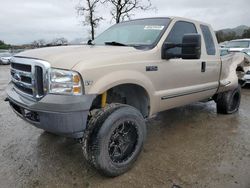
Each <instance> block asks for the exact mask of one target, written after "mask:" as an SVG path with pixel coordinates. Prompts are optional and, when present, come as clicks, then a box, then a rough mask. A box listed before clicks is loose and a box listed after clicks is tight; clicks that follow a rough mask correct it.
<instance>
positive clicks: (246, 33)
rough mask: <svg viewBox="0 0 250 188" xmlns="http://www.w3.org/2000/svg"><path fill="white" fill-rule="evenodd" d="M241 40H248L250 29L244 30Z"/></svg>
mask: <svg viewBox="0 0 250 188" xmlns="http://www.w3.org/2000/svg"><path fill="white" fill-rule="evenodd" d="M242 38H250V29H246V30H244V32H243V34H242Z"/></svg>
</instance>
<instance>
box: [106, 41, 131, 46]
mask: <svg viewBox="0 0 250 188" xmlns="http://www.w3.org/2000/svg"><path fill="white" fill-rule="evenodd" d="M104 44H105V45H111V46H128V45H126V44H122V43H120V42H115V41H112V42H105V43H104Z"/></svg>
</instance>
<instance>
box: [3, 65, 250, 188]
mask: <svg viewBox="0 0 250 188" xmlns="http://www.w3.org/2000/svg"><path fill="white" fill-rule="evenodd" d="M8 81H9V66H0V187H2V188H7V187H170V188H171V187H175V188H179V187H182V188H186V187H199V188H200V187H211V188H215V187H216V188H220V187H226V188H231V187H232V188H235V187H236V188H237V187H239V188H250V126H249V122H250V116H249V114H250V113H249V111H250V87H249V88H246V89H243V96H242V105H241V109H240V111H239V112H238V113H236V114H234V115H230V116H224V115H218V114H216V108H215V103H214V102H209V103H196V104H192V105H189V106H185V107H182V108H178V109H173V110H170V111H166V112H163V113H160V114H159V115H158V116H157V117H156V118H155V119H153V120H150V121H149V122H148V123H147V124H148V139H147V142H146V145H145V147H144V150H143V152H142V153H141V155H140V157H139V159H138V161H137V163H136V165H135V166H134V168H133V169H132V170H130V171H129V172H128V173H126V174H125V175H123V176H120V177H117V178H113V179H110V178H106V177H102V176H101V175H99V174H98V173H97V172H96V171H95V170H94V169H92V168H91V167H90V166H89V165H88V164H87V163H86V162H85V161H84V159H83V155H82V153H81V146H80V144H78V143H76V142H75V141H74V140H71V139H67V138H62V137H58V136H54V135H51V134H48V133H45V132H44V131H42V130H39V129H37V128H34V127H32V126H31V125H29V124H28V123H26V122H24V121H23V120H21V119H19V118H18V117H17V116H16V115H15V114H14V113H13V112H12V110H11V109H10V107H9V106H8V104H7V103H6V102H4V98H5V93H4V89H5V87H6V86H7V83H8Z"/></svg>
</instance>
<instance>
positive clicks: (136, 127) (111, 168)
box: [87, 104, 146, 176]
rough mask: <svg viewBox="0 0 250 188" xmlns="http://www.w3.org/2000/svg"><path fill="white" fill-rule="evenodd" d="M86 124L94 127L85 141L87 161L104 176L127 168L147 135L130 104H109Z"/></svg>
mask: <svg viewBox="0 0 250 188" xmlns="http://www.w3.org/2000/svg"><path fill="white" fill-rule="evenodd" d="M89 124H90V125H89V126H90V127H91V126H92V127H94V130H93V132H92V134H91V136H90V137H89V141H88V144H87V156H88V161H90V162H91V163H92V164H93V165H94V166H95V167H96V168H97V169H98V170H99V171H100V172H101V173H103V174H105V175H107V176H118V175H121V174H123V173H125V172H126V171H128V170H129V169H130V168H131V167H132V165H133V163H134V162H135V161H136V159H137V157H138V155H139V154H140V152H141V150H142V147H143V143H144V141H145V137H146V125H145V121H144V119H143V117H142V115H141V113H140V112H139V111H138V110H137V109H135V108H133V107H131V106H127V105H119V104H118V105H114V106H112V105H111V107H110V106H109V107H107V108H105V109H103V110H100V111H99V112H97V113H96V114H95V115H94V116H93V117H92V118H91V120H90V122H89Z"/></svg>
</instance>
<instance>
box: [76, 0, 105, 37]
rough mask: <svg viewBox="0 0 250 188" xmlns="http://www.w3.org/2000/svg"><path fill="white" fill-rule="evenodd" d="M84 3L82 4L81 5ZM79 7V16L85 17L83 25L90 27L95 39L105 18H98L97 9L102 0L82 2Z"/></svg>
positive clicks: (85, 0)
mask: <svg viewBox="0 0 250 188" xmlns="http://www.w3.org/2000/svg"><path fill="white" fill-rule="evenodd" d="M81 2H82V3H81ZM81 2H80V3H79V5H78V6H77V7H76V10H77V14H78V15H79V16H83V17H84V19H83V21H82V23H83V25H89V26H90V29H91V39H92V40H94V39H95V29H96V28H97V27H98V25H99V23H100V21H101V20H103V17H101V16H96V9H97V6H98V4H99V3H100V2H101V1H100V0H81Z"/></svg>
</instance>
